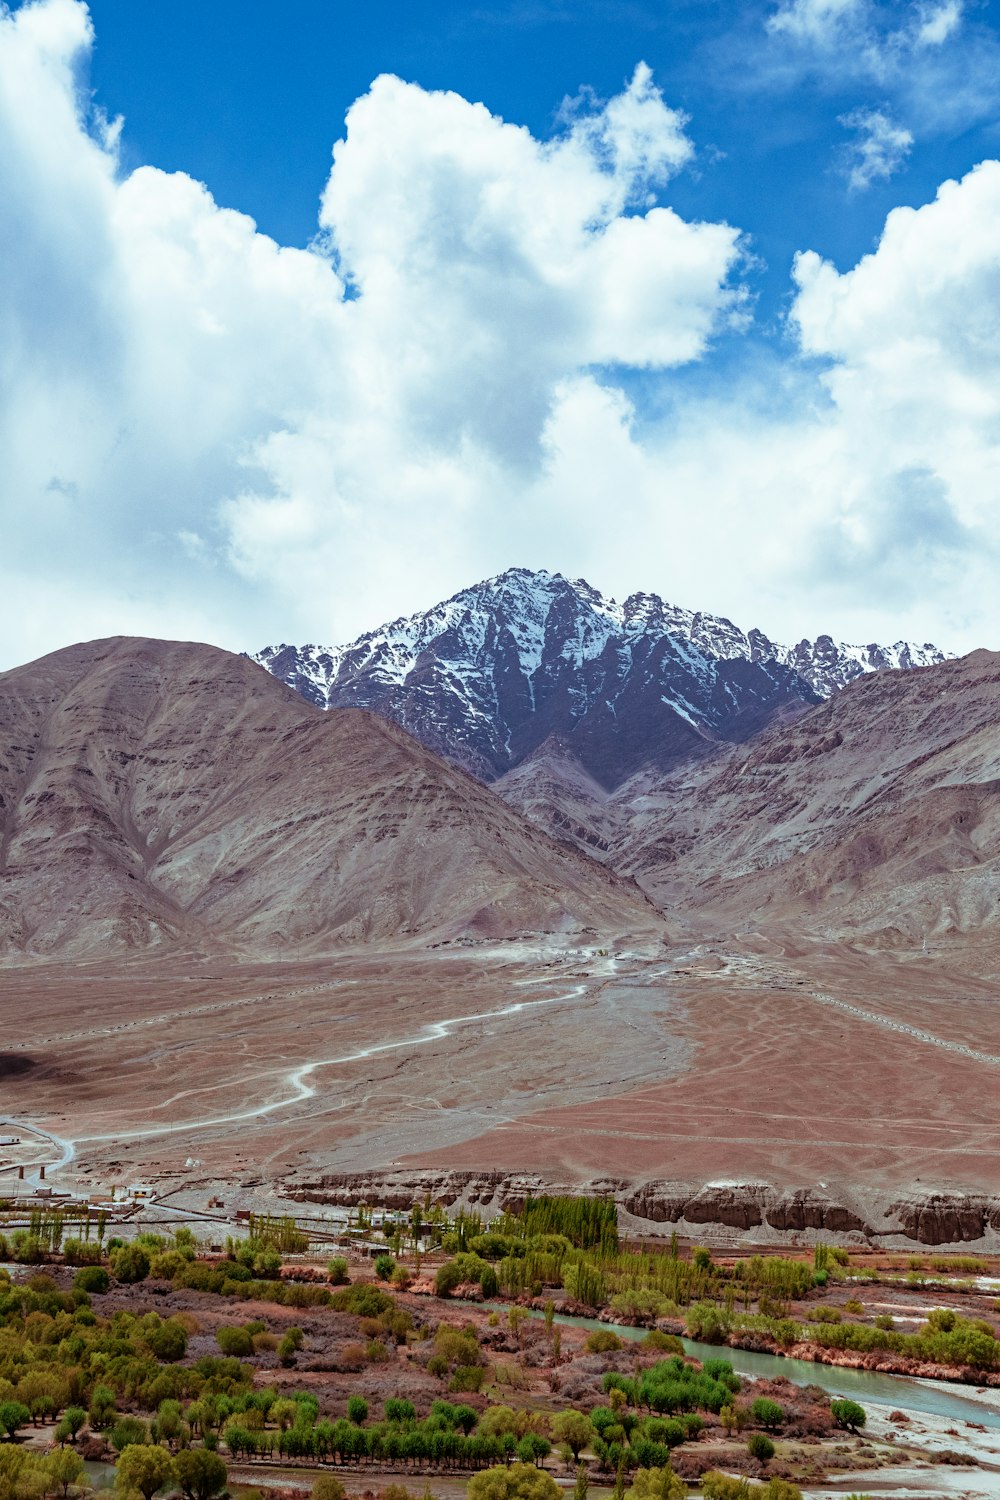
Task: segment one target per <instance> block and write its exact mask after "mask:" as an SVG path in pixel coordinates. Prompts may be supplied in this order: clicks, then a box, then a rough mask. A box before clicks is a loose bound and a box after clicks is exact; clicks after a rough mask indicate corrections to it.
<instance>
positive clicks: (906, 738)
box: [497, 651, 1000, 942]
mask: <svg viewBox="0 0 1000 1500" xmlns="http://www.w3.org/2000/svg"><path fill="white" fill-rule="evenodd" d="M497 789H498V791H499V792H500V793H501V795H503V796H504V797H506V798H508V799H509V800H510V802H511V803H512V805H514V806H516V807H518V808H520V809H521V810H523V811H525V812H526V813H527V814H529V815H530V816H532V817H533V818H534V819H535V820H536V821H538V822H540V823H541V824H542V826H544V827H547V828H548V829H549V830H550V831H552V832H553V833H554V834H556V835H557V836H559V837H563V838H567V839H570V840H571V841H574V842H576V843H578V844H580V845H584V844H585V845H586V846H587V847H589V848H590V849H591V850H592V852H593V853H594V854H595V855H596V856H597V857H599V858H601V859H603V860H604V861H605V862H606V863H607V864H608V865H609V866H610V867H611V868H613V869H616V870H618V871H620V872H622V873H628V874H632V875H634V876H635V877H636V878H637V879H638V880H639V882H640V883H641V884H642V886H643V888H644V889H645V890H646V891H647V893H648V894H649V895H650V897H651V898H652V899H653V900H654V901H656V902H657V904H658V905H660V906H666V905H668V904H669V905H670V906H671V907H672V908H676V907H678V906H681V907H684V908H685V909H686V910H687V911H688V912H689V913H691V914H692V916H693V917H694V918H695V920H705V921H707V922H708V923H709V924H710V925H714V926H716V927H718V926H719V925H720V924H721V925H722V926H723V927H726V926H731V925H732V924H733V923H735V922H740V923H743V922H745V921H746V920H752V921H753V922H755V923H758V922H761V921H764V922H776V923H782V924H783V923H785V922H786V921H788V920H791V921H793V922H801V921H805V922H806V923H807V924H809V925H812V926H813V927H814V928H817V927H818V928H820V929H822V930H823V931H825V932H827V933H829V934H830V935H837V934H838V933H840V932H844V933H848V934H850V933H856V934H866V935H868V936H870V937H873V938H879V939H880V940H883V941H890V942H895V941H900V940H905V941H912V940H914V939H919V938H920V937H921V935H922V934H924V933H929V934H933V933H947V932H949V931H952V930H957V931H969V930H972V929H976V928H979V927H982V926H987V925H990V924H992V923H994V922H995V921H996V919H997V914H998V911H1000V868H998V857H1000V796H998V793H1000V656H998V655H996V654H994V653H991V652H988V651H977V652H974V653H973V654H972V655H971V656H967V657H964V658H962V659H961V660H959V661H947V662H942V663H940V664H939V665H935V666H929V667H923V668H919V669H916V670H911V671H906V672H880V673H877V674H873V675H871V676H867V677H863V678H860V679H858V680H857V681H856V682H853V683H851V684H850V685H849V686H847V687H846V688H845V689H844V690H843V691H842V692H840V693H837V694H835V695H834V696H833V697H832V698H830V699H829V700H828V701H827V702H826V703H824V704H821V705H820V706H819V707H816V708H813V709H811V710H810V711H809V712H808V713H807V714H805V715H804V716H802V717H801V718H798V719H797V720H795V721H793V722H785V723H782V724H780V725H776V726H774V727H772V728H771V729H769V730H767V731H766V732H765V733H764V734H761V735H759V736H758V737H757V738H756V739H754V740H752V741H750V743H749V744H747V745H741V746H734V747H727V748H726V749H724V750H721V751H720V752H718V753H717V754H716V755H715V756H714V757H713V758H712V759H711V760H709V761H703V762H701V763H700V764H695V763H693V764H691V765H690V766H689V767H687V768H685V769H683V770H682V771H680V772H677V773H675V774H674V775H672V776H671V777H669V778H662V777H658V776H656V775H655V774H654V773H650V772H645V773H642V774H640V775H638V776H636V777H633V778H632V779H631V780H630V781H629V782H627V783H626V784H625V785H624V786H622V787H621V788H619V790H618V791H617V792H616V793H614V794H613V795H612V796H611V797H607V796H605V795H602V794H600V792H599V789H593V790H590V789H588V788H587V786H586V785H585V783H584V781H583V779H582V778H581V777H580V776H579V775H578V774H573V771H572V767H570V766H568V765H567V761H566V756H565V753H564V752H563V750H562V749H561V748H560V747H556V746H553V747H551V748H549V749H547V750H546V751H545V752H543V753H541V754H540V755H539V756H537V757H536V759H535V760H534V761H532V762H529V763H526V764H525V765H523V766H521V767H520V768H519V769H518V770H517V771H516V772H514V773H512V774H511V775H509V776H507V777H505V778H503V779H502V780H501V781H500V782H499V783H498V786H497Z"/></svg>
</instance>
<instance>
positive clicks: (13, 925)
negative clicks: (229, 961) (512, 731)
mask: <svg viewBox="0 0 1000 1500" xmlns="http://www.w3.org/2000/svg"><path fill="white" fill-rule="evenodd" d="M0 839H2V841H0V951H3V952H4V953H6V954H7V955H8V957H11V956H16V955H18V954H24V953H28V954H41V955H52V956H59V955H66V956H69V955H73V956H96V955H99V954H100V953H102V952H103V951H105V950H108V949H118V948H121V947H137V946H146V945H149V944H164V943H177V942H179V943H182V944H187V945H194V946H196V947H199V948H206V947H207V948H208V949H213V948H216V947H220V946H221V947H223V948H230V947H231V948H233V949H235V950H236V951H244V950H245V951H248V952H257V953H276V954H277V953H281V952H284V951H295V950H296V949H299V948H302V949H304V950H306V951H322V950H323V948H324V946H326V945H329V944H335V945H343V944H345V943H348V944H354V943H363V942H366V941H369V940H376V939H377V940H383V941H397V940H401V941H408V940H409V941H412V940H415V939H417V938H421V939H426V938H427V936H428V935H430V934H434V935H436V936H437V938H438V939H440V940H443V939H446V938H451V937H455V936H458V935H461V934H468V933H472V934H477V935H480V936H496V937H505V936H509V935H512V934H515V933H519V932H523V931H529V932H537V931H566V930H579V929H581V928H584V927H590V928H594V929H600V930H601V931H602V932H607V931H615V932H622V931H627V930H630V929H634V928H636V926H639V927H645V929H646V930H647V931H649V930H650V929H651V928H654V929H655V927H656V925H657V924H656V921H655V917H653V914H652V913H651V911H650V910H649V908H648V907H647V906H646V904H645V903H644V902H643V901H642V898H641V897H640V896H639V895H638V894H637V893H636V892H635V891H634V890H633V889H631V887H630V883H628V882H625V883H623V882H620V881H617V880H616V879H615V878H614V877H612V876H609V875H607V874H605V872H604V871H602V870H601V869H600V868H599V867H597V866H595V865H594V864H593V863H592V862H591V861H590V860H588V859H586V858H585V857H583V856H581V855H579V854H577V853H576V852H575V851H572V850H565V849H562V848H558V847H556V846H555V845H554V844H553V843H552V842H551V841H550V840H549V839H548V838H546V837H545V836H544V835H543V834H541V833H539V832H538V831H537V830H536V829H534V828H532V827H531V826H530V825H528V824H527V823H526V822H525V821H524V820H523V819H522V818H521V817H520V816H519V815H518V814H517V813H515V812H512V811H511V810H510V809H508V808H507V807H506V806H504V804H503V803H502V802H501V801H500V800H499V799H498V798H497V797H496V796H495V795H494V794H493V793H492V792H490V791H488V790H487V789H486V788H485V787H483V786H481V785H479V784H478V783H476V782H475V781H473V780H472V779H471V778H469V777H468V776H466V775H464V774H463V773H462V772H460V771H457V770H455V769H454V768H453V767H451V766H448V765H446V764H444V763H443V762H442V761H441V760H439V759H438V758H437V757H436V756H435V755H433V754H431V753H430V752H429V751H427V750H425V749H423V748H422V747H421V746H420V745H418V744H417V743H416V742H415V741H414V740H412V739H411V738H410V737H409V736H408V735H407V734H406V733H405V732H403V731H402V730H400V729H397V728H396V727H395V726H394V725H392V724H389V723H387V722H386V721H384V720H382V719H379V718H376V717H374V716H372V715H370V714H367V713H364V712H361V711H357V710H343V711H338V712H335V713H331V714H324V713H322V712H321V711H320V710H319V709H317V708H315V707H313V706H312V705H310V704H308V703H306V702H304V700H303V699H302V698H300V697H299V696H298V694H296V693H294V692H293V691H292V690H291V689H289V688H287V687H285V686H284V685H283V684H282V683H280V682H277V681H276V680H275V679H274V678H273V677H271V676H270V675H269V674H268V673H267V672H265V671H264V670H263V669H262V668H261V667H259V666H257V665H255V664H254V663H253V662H250V661H248V660H246V659H244V658H240V657H237V656H233V655H231V654H230V653H228V652H225V651H220V650H217V649H215V648H214V647H210V646H203V645H192V644H185V643H179V642H168V641H155V640H135V639H129V638H114V639H111V640H105V641H96V642H91V643H89V644H86V645H81V646H75V647H72V648H70V649H68V650H65V651H60V652H56V653H54V654H53V655H51V656H48V657H45V658H43V659H42V660H41V661H38V662H33V663H31V664H29V665H28V666H25V667H21V668H18V669H17V670H16V671H13V672H8V673H5V674H3V675H2V676H0Z"/></svg>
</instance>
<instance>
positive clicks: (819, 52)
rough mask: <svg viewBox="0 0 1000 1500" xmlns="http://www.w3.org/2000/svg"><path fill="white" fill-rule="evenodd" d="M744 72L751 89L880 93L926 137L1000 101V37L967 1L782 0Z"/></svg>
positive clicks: (984, 116) (977, 117) (977, 118)
mask: <svg viewBox="0 0 1000 1500" xmlns="http://www.w3.org/2000/svg"><path fill="white" fill-rule="evenodd" d="M980 9H981V8H980ZM738 67H739V73H738V74H737V75H736V76H737V77H739V78H740V79H741V80H742V81H743V84H744V86H746V85H747V84H748V83H749V84H750V85H752V86H755V87H757V88H763V89H768V90H771V91H773V90H775V89H782V90H785V91H790V90H792V89H797V88H801V87H802V86H803V84H808V85H810V86H814V87H818V88H820V89H822V90H825V91H827V92H828V93H833V94H837V93H842V92H843V91H844V90H850V91H851V92H852V93H855V94H856V92H857V90H858V89H859V88H865V89H870V88H875V89H877V90H878V93H879V95H880V97H882V98H885V99H887V100H888V101H889V103H890V105H891V108H892V113H893V114H894V115H895V116H896V117H898V118H900V119H901V120H902V121H903V124H904V126H905V128H907V129H908V130H910V131H911V132H912V134H913V135H914V136H915V137H916V138H917V139H918V140H922V139H929V138H931V137H933V136H935V135H937V134H941V133H945V134H949V135H953V134H954V133H955V132H956V131H961V130H965V129H967V128H969V127H970V126H972V125H975V124H979V123H982V122H985V121H990V120H992V119H994V118H995V117H996V112H997V106H998V104H1000V41H998V38H997V34H996V31H995V29H994V28H993V27H992V26H990V25H989V24H988V23H987V22H986V21H985V20H984V19H983V18H982V17H981V16H979V15H977V13H976V9H972V10H969V11H968V13H967V8H966V5H965V3H964V0H904V3H900V0H780V3H778V4H777V6H776V7H775V8H774V9H773V10H772V11H771V12H770V14H769V15H768V16H767V17H766V18H765V21H764V28H763V32H762V37H761V43H760V45H759V46H758V47H757V48H756V49H753V48H751V49H750V51H749V53H748V55H746V56H742V57H741V58H740V59H739V60H738Z"/></svg>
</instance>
